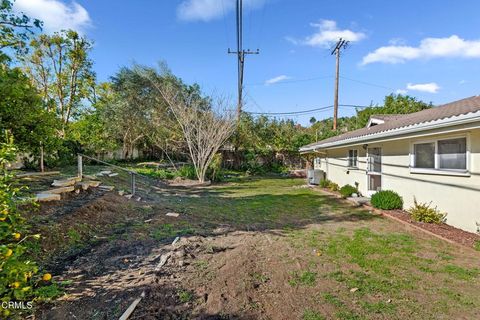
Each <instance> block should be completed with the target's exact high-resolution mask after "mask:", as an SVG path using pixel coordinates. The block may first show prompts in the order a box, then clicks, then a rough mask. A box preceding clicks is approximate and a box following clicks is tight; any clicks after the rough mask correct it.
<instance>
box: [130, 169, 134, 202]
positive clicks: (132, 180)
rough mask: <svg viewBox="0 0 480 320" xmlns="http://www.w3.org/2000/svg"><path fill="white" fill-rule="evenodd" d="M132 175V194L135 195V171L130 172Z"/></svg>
mask: <svg viewBox="0 0 480 320" xmlns="http://www.w3.org/2000/svg"><path fill="white" fill-rule="evenodd" d="M130 174H131V175H132V196H133V195H135V172H130Z"/></svg>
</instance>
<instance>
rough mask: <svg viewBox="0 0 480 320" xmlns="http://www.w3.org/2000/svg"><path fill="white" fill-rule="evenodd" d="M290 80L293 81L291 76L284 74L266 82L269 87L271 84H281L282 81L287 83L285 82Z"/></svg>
mask: <svg viewBox="0 0 480 320" xmlns="http://www.w3.org/2000/svg"><path fill="white" fill-rule="evenodd" d="M288 79H291V78H290V77H289V76H286V75H284V74H282V75H280V76H278V77H275V78H272V79H268V80H267V81H265V85H266V86H269V85H271V84H274V83H278V82H281V81H285V80H288Z"/></svg>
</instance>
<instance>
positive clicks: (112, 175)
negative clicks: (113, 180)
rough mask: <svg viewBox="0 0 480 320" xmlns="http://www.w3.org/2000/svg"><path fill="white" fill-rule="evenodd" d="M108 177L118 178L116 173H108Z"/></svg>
mask: <svg viewBox="0 0 480 320" xmlns="http://www.w3.org/2000/svg"><path fill="white" fill-rule="evenodd" d="M108 176H109V177H116V176H118V173H116V172H114V173H110V174H109V175H108Z"/></svg>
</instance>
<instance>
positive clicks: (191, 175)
mask: <svg viewBox="0 0 480 320" xmlns="http://www.w3.org/2000/svg"><path fill="white" fill-rule="evenodd" d="M177 174H178V176H180V177H182V178H185V179H191V180H196V179H197V172H196V171H195V167H194V166H193V165H185V166H183V167H180V168H179V169H178V171H177Z"/></svg>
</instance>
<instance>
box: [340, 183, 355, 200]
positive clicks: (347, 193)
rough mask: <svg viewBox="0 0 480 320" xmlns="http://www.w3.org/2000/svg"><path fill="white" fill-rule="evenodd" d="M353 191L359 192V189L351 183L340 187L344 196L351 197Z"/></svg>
mask: <svg viewBox="0 0 480 320" xmlns="http://www.w3.org/2000/svg"><path fill="white" fill-rule="evenodd" d="M353 193H358V190H357V188H355V187H353V186H351V185H349V184H346V185H344V186H343V187H341V188H340V194H341V195H342V197H344V198H347V197H350V196H351V195H352V194H353Z"/></svg>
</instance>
